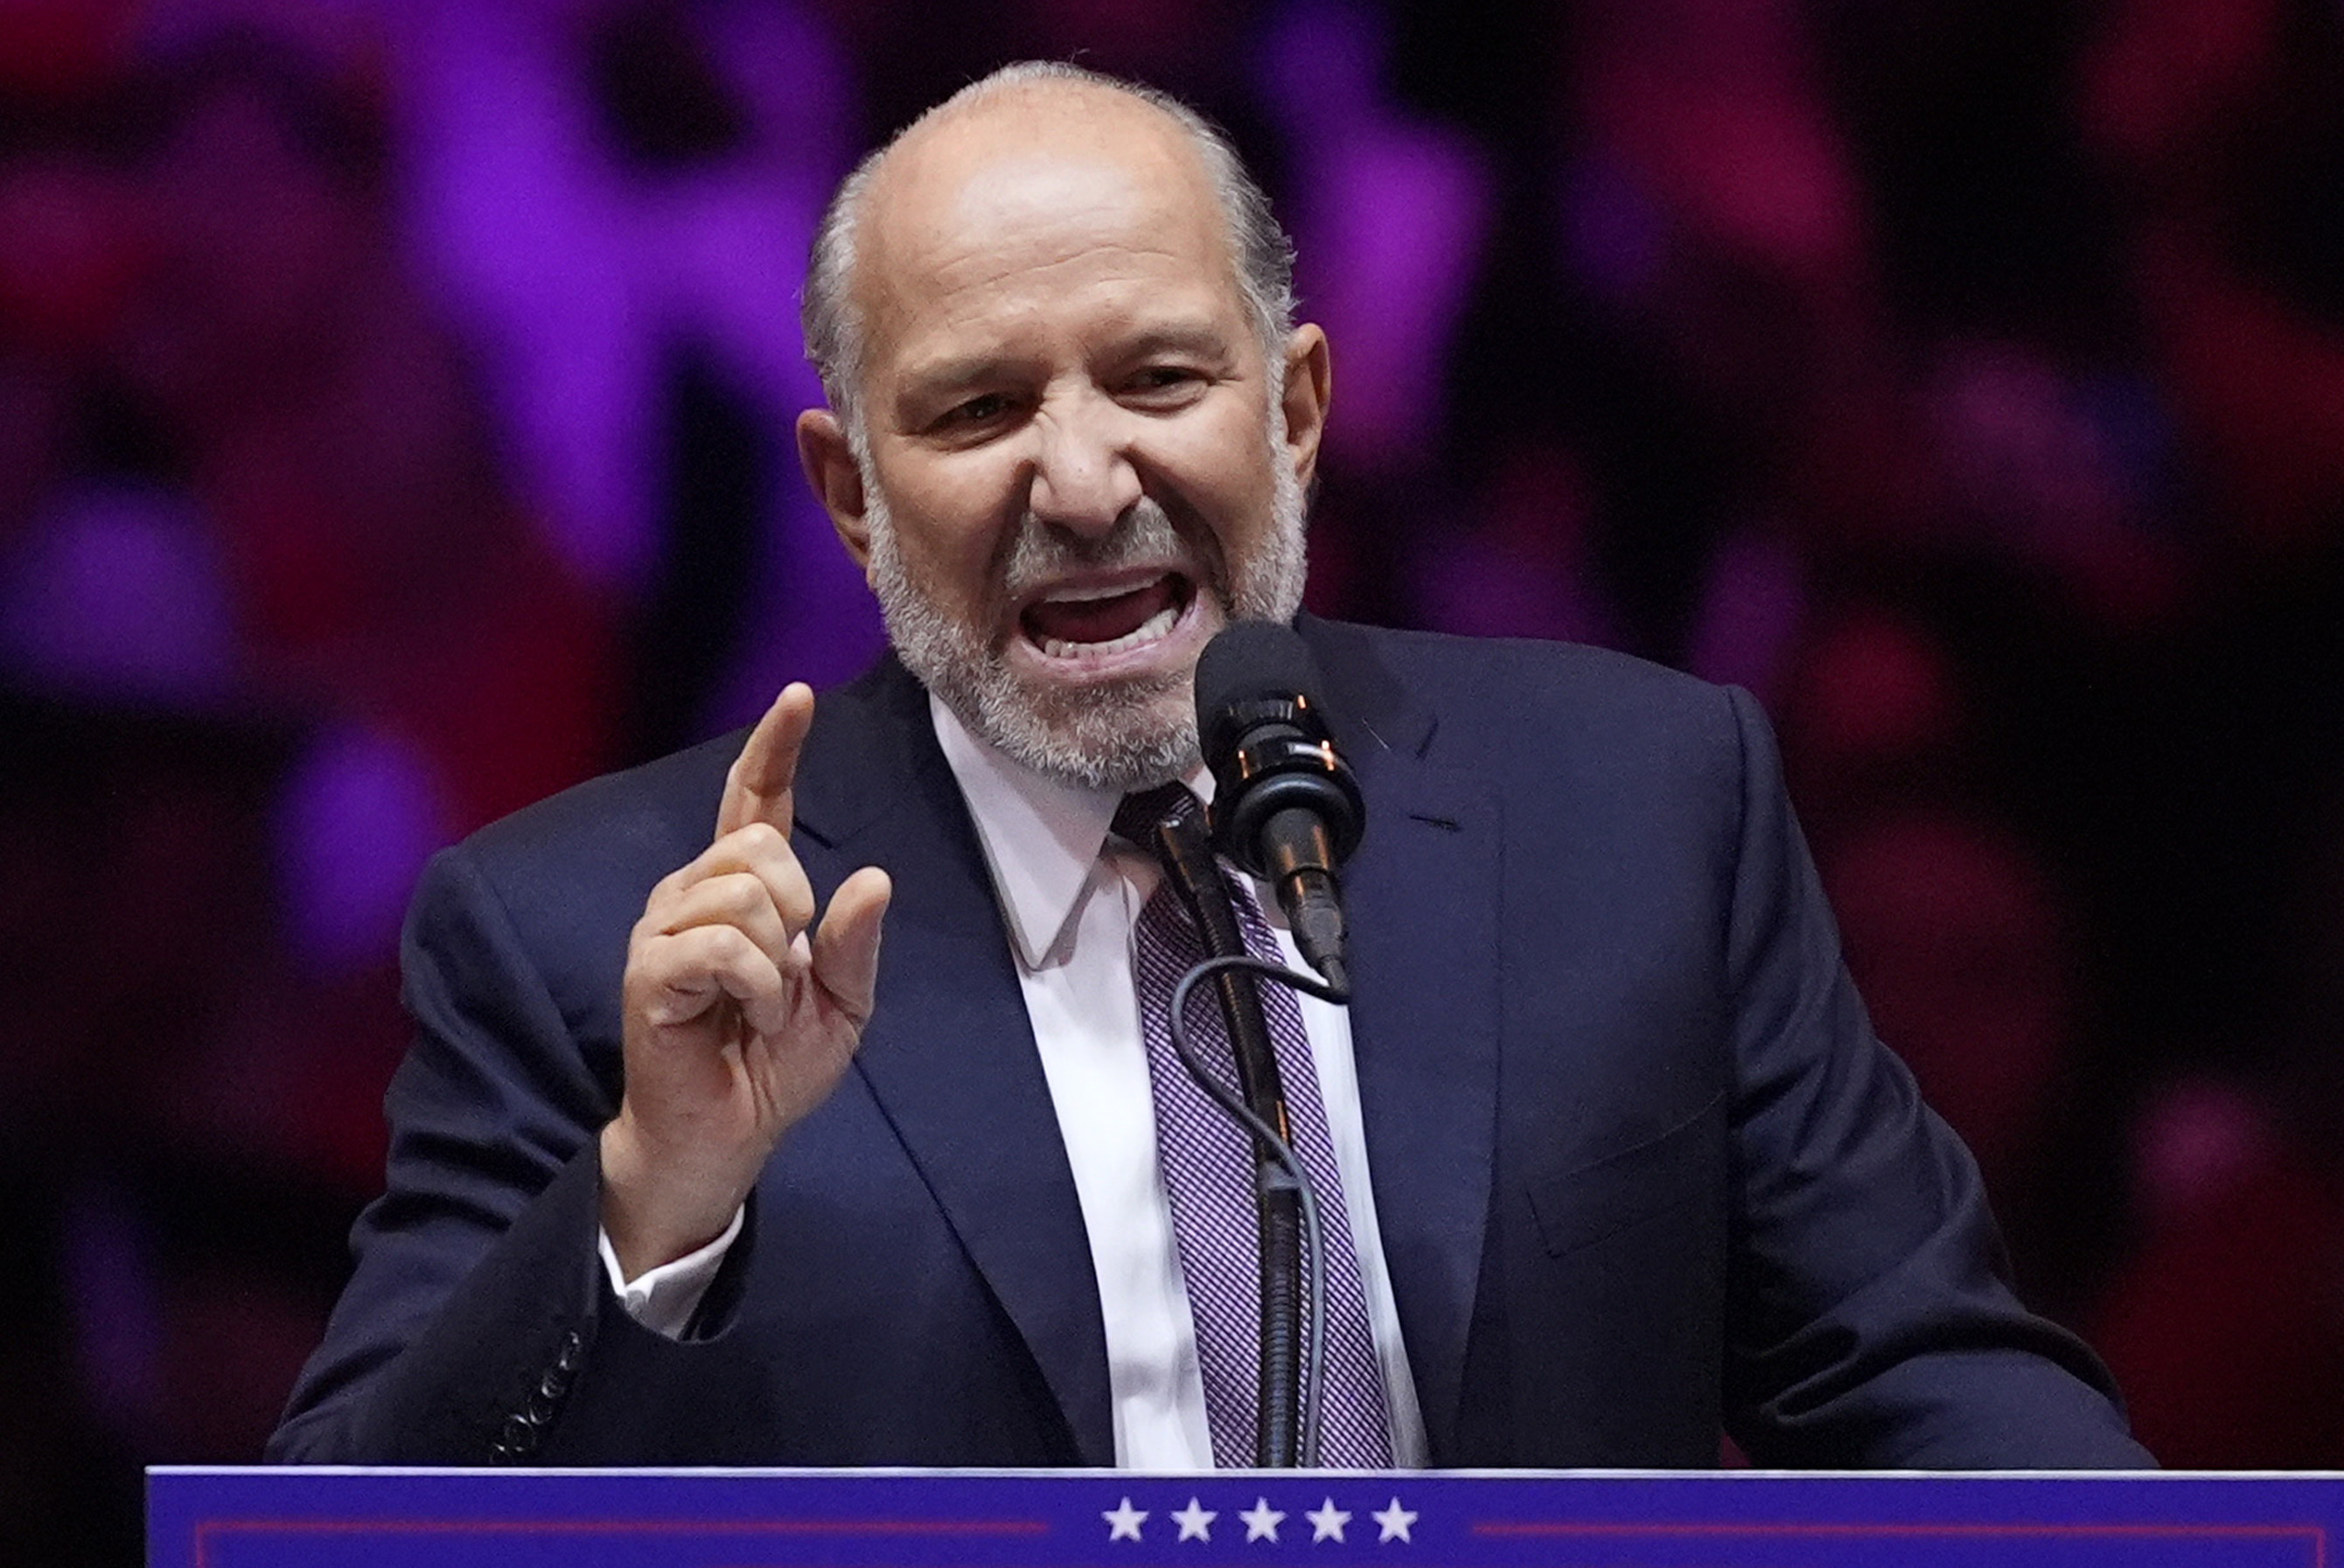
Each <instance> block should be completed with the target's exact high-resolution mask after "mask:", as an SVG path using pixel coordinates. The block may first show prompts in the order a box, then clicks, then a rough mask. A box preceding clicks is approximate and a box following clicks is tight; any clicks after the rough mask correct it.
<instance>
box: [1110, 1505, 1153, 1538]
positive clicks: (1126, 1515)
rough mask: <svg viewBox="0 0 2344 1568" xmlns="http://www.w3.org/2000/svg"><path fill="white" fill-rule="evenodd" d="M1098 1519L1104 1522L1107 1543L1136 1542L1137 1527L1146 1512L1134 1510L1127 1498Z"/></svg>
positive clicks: (1144, 1518)
mask: <svg viewBox="0 0 2344 1568" xmlns="http://www.w3.org/2000/svg"><path fill="white" fill-rule="evenodd" d="M1099 1517H1100V1518H1101V1519H1104V1520H1106V1538H1107V1539H1108V1540H1109V1541H1137V1540H1138V1539H1139V1526H1140V1524H1141V1523H1142V1522H1144V1521H1145V1520H1146V1519H1147V1510H1146V1509H1144V1508H1134V1507H1133V1506H1132V1505H1131V1499H1129V1498H1128V1497H1127V1498H1125V1499H1124V1500H1123V1501H1122V1502H1118V1503H1116V1505H1115V1506H1114V1507H1113V1508H1111V1509H1109V1510H1107V1512H1105V1513H1102V1514H1100V1515H1099Z"/></svg>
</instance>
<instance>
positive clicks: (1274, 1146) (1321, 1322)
mask: <svg viewBox="0 0 2344 1568" xmlns="http://www.w3.org/2000/svg"><path fill="white" fill-rule="evenodd" d="M1229 973H1242V974H1251V975H1257V976H1261V977H1262V978H1264V979H1268V980H1276V981H1278V983H1280V984H1281V985H1284V986H1288V987H1290V988H1291V989H1294V990H1297V991H1301V992H1304V993H1306V994H1308V995H1309V996H1316V997H1318V999H1319V1000H1321V1001H1324V1002H1332V1003H1333V1004H1335V1005H1336V1006H1337V1007H1341V1006H1343V1005H1344V1004H1346V1003H1348V1002H1349V1000H1350V999H1351V993H1350V991H1349V988H1348V987H1343V986H1330V985H1329V984H1327V983H1326V982H1325V981H1323V980H1321V979H1320V978H1319V977H1318V976H1316V975H1308V974H1304V973H1302V972H1301V971H1299V970H1295V969H1288V968H1287V967H1286V966H1283V965H1279V964H1273V963H1271V962H1269V961H1268V959H1266V958H1257V957H1254V956H1252V955H1251V954H1248V953H1240V954H1231V955H1229V956H1226V957H1219V958H1207V959H1206V960H1205V961H1204V962H1203V963H1201V964H1198V965H1197V966H1196V967H1194V968H1192V969H1190V970H1189V971H1188V972H1187V974H1186V975H1183V976H1180V983H1179V984H1178V985H1177V986H1173V987H1172V1010H1171V1017H1170V1019H1169V1022H1170V1025H1171V1036H1172V1052H1173V1054H1174V1055H1175V1056H1177V1057H1179V1058H1180V1065H1181V1066H1182V1067H1186V1068H1187V1070H1188V1076H1189V1077H1192V1078H1194V1079H1195V1080H1196V1081H1197V1087H1199V1088H1201V1089H1203V1090H1204V1091H1205V1093H1206V1094H1207V1095H1209V1096H1210V1097H1212V1099H1213V1100H1214V1102H1215V1103H1216V1104H1217V1105H1218V1106H1219V1107H1220V1108H1222V1109H1223V1110H1225V1111H1227V1112H1228V1114H1229V1115H1230V1116H1231V1117H1232V1118H1235V1119H1236V1121H1237V1122H1238V1125H1239V1126H1241V1127H1243V1128H1245V1129H1246V1130H1247V1131H1248V1132H1250V1133H1251V1134H1252V1135H1253V1136H1254V1138H1255V1139H1256V1140H1257V1141H1258V1143H1259V1145H1260V1146H1261V1147H1262V1148H1266V1149H1268V1151H1269V1152H1270V1154H1271V1156H1272V1157H1273V1158H1275V1159H1276V1160H1277V1161H1278V1166H1279V1167H1280V1168H1282V1169H1283V1170H1284V1171H1285V1172H1286V1174H1287V1176H1288V1179H1291V1180H1292V1181H1293V1183H1294V1194H1295V1199H1296V1207H1297V1208H1298V1209H1299V1211H1300V1213H1301V1216H1302V1259H1303V1279H1304V1294H1305V1297H1306V1304H1307V1310H1308V1314H1309V1316H1308V1325H1309V1329H1308V1334H1307V1335H1306V1336H1305V1340H1304V1343H1305V1345H1306V1346H1307V1347H1308V1348H1307V1349H1306V1350H1305V1351H1304V1353H1303V1365H1302V1391H1301V1401H1300V1402H1301V1406H1302V1413H1301V1423H1300V1424H1301V1436H1300V1440H1299V1442H1298V1444H1297V1449H1298V1454H1297V1462H1298V1464H1300V1465H1301V1466H1303V1467H1305V1468H1310V1467H1315V1466H1316V1465H1317V1464H1318V1407H1319V1403H1320V1398H1321V1394H1322V1392H1323V1391H1324V1387H1325V1384H1326V1378H1327V1290H1326V1286H1327V1243H1326V1237H1325V1235H1324V1233H1323V1232H1322V1231H1321V1230H1320V1229H1319V1225H1318V1194H1317V1192H1316V1191H1315V1190H1314V1189H1312V1187H1311V1185H1310V1173H1309V1172H1308V1170H1306V1169H1304V1168H1303V1165H1302V1160H1301V1157H1300V1156H1298V1155H1297V1154H1296V1153H1295V1151H1294V1148H1293V1147H1292V1146H1291V1145H1290V1144H1288V1142H1287V1141H1286V1140H1285V1139H1284V1138H1280V1137H1279V1136H1278V1132H1277V1130H1276V1129H1275V1128H1272V1127H1271V1126H1270V1125H1269V1123H1268V1121H1266V1120H1264V1119H1263V1118H1261V1117H1260V1116H1258V1115H1257V1114H1255V1111H1254V1109H1253V1108H1252V1107H1251V1106H1249V1105H1248V1104H1246V1102H1245V1100H1244V1098H1242V1097H1240V1096H1239V1095H1238V1093H1237V1091H1236V1090H1234V1089H1231V1088H1230V1087H1228V1086H1227V1085H1225V1084H1223V1083H1222V1082H1221V1081H1220V1080H1219V1079H1218V1078H1217V1077H1214V1076H1213V1073H1212V1069H1211V1068H1210V1067H1207V1064H1206V1062H1205V1060H1204V1058H1203V1057H1200V1056H1198V1055H1197V1049H1196V1047H1194V1046H1193V1045H1191V1044H1190V1043H1189V1040H1188V1027H1187V1022H1186V1019H1185V1017H1184V1015H1185V1014H1186V1012H1187V1007H1188V998H1189V996H1191V995H1193V994H1194V993H1195V991H1196V989H1197V986H1199V985H1201V984H1203V983H1204V982H1205V981H1207V980H1209V979H1212V978H1214V977H1215V976H1219V975H1223V974H1229Z"/></svg>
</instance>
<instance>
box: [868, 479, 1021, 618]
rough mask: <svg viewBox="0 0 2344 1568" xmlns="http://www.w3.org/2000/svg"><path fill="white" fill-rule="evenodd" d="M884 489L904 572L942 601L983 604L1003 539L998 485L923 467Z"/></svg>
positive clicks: (990, 586) (987, 597)
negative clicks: (907, 478) (906, 479)
mask: <svg viewBox="0 0 2344 1568" xmlns="http://www.w3.org/2000/svg"><path fill="white" fill-rule="evenodd" d="M886 493H887V500H888V506H889V511H890V513H891V515H892V516H893V518H894V525H895V546H896V550H897V551H898V553H900V554H901V555H902V557H903V561H904V572H905V574H906V575H908V576H909V577H910V578H911V579H912V580H913V581H914V582H916V583H918V584H919V585H920V586H921V587H922V588H923V589H924V591H925V592H927V593H928V594H929V595H930V596H931V597H933V598H935V599H937V600H939V601H941V602H945V603H949V604H953V605H957V606H964V607H975V606H982V605H984V604H985V602H987V601H988V600H989V599H990V598H991V595H992V589H993V579H994V558H995V554H996V553H997V551H998V550H999V546H1000V541H1001V540H1002V537H1003V527H1002V524H1001V521H1000V519H1001V517H1002V516H1003V511H1002V510H1001V509H1002V501H1001V495H1002V491H1001V489H1000V488H999V487H998V486H997V485H995V486H987V485H985V483H983V482H982V481H980V480H979V479H978V478H977V477H976V476H974V475H969V474H955V473H937V472H935V471H926V472H923V473H921V474H919V475H917V476H916V477H914V479H913V480H912V481H910V482H908V483H903V484H900V485H891V486H889V487H888V489H887V492H886Z"/></svg>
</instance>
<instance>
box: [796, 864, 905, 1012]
mask: <svg viewBox="0 0 2344 1568" xmlns="http://www.w3.org/2000/svg"><path fill="white" fill-rule="evenodd" d="M893 896H894V883H893V882H891V881H889V880H888V877H887V874H886V873H885V872H884V871H882V870H880V869H879V868H878V867H877V866H875V865H866V866H864V868H863V869H862V870H860V871H858V872H856V873H855V874H854V875H852V876H850V877H848V878H847V879H846V880H845V881H844V882H842V883H840V884H839V885H838V891H837V892H835V893H834V894H832V895H830V907H829V908H828V909H826V910H824V911H823V917H822V925H821V926H819V927H818V928H817V929H816V930H815V932H814V934H813V977H814V979H815V981H816V982H817V983H819V984H820V985H821V986H822V988H823V990H825V991H827V992H829V993H830V995H831V996H832V997H833V998H834V1000H836V1002H837V1003H838V1005H839V1007H840V1008H841V1009H842V1010H844V1012H845V1014H846V1016H847V1017H850V1018H853V1019H854V1023H855V1027H858V1028H860V1027H862V1026H863V1025H864V1024H865V1023H868V1022H869V1021H870V1018H871V1009H872V1007H873V1006H874V1001H875V999H876V996H877V991H878V986H879V935H880V931H879V927H880V923H881V920H882V919H883V917H884V916H885V915H886V913H887V901H888V900H889V899H890V898H891V897H893Z"/></svg>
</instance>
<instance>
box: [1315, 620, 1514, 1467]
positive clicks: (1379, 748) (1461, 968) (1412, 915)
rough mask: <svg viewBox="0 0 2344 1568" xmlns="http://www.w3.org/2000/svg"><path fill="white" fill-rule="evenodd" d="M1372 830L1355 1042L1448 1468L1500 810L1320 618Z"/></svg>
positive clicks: (1484, 1218) (1465, 1300)
mask: <svg viewBox="0 0 2344 1568" xmlns="http://www.w3.org/2000/svg"><path fill="white" fill-rule="evenodd" d="M1302 629H1303V631H1304V632H1305V634H1306V635H1307V636H1308V637H1309V639H1310V641H1311V642H1313V644H1314V646H1315V648H1316V651H1317V652H1318V659H1319V662H1320V665H1321V668H1322V670H1323V671H1324V673H1325V674H1326V677H1327V682H1328V693H1327V695H1328V701H1329V710H1330V712H1331V713H1333V714H1334V715H1335V719H1336V728H1337V732H1338V733H1337V739H1338V742H1339V744H1340V745H1341V747H1342V750H1343V754H1344V755H1345V756H1346V757H1347V758H1348V759H1349V762H1350V763H1351V765H1352V767H1353V768H1354V769H1355V770H1356V771H1357V772H1358V774H1359V782H1360V786H1361V788H1362V790H1363V791H1364V792H1365V794H1366V796H1367V802H1368V827H1367V832H1366V834H1365V835H1364V837H1363V838H1362V840H1361V842H1360V845H1359V854H1358V855H1357V856H1355V857H1354V858H1353V860H1352V861H1351V863H1350V865H1349V867H1348V868H1347V869H1346V871H1345V874H1344V888H1345V901H1346V903H1347V905H1348V906H1349V913H1350V925H1351V947H1352V953H1353V960H1352V966H1353V973H1354V975H1355V976H1356V995H1355V996H1354V997H1353V1000H1352V1003H1351V1037H1352V1051H1353V1054H1354V1056H1355V1057H1356V1058H1357V1061H1358V1067H1359V1102H1360V1110H1361V1114H1362V1117H1363V1119H1364V1121H1365V1124H1366V1129H1367V1142H1368V1164H1369V1170H1370V1171H1371V1172H1372V1173H1373V1174H1372V1180H1373V1183H1374V1187H1375V1198H1376V1217H1377V1221H1378V1227H1379V1229H1380V1230H1381V1232H1382V1236H1383V1246H1384V1259H1385V1261H1386V1263H1387V1264H1388V1266H1389V1269H1390V1270H1391V1277H1392V1290H1393V1294H1394V1295H1395V1297H1396V1298H1397V1299H1398V1302H1399V1315H1400V1329H1401V1333H1402V1335H1403V1337H1404V1338H1405V1340H1406V1341H1407V1344H1408V1350H1409V1365H1410V1367H1411V1368H1412V1369H1413V1371H1414V1372H1415V1374H1416V1382H1417V1393H1418V1398H1419V1402H1420V1404H1421V1406H1422V1408H1423V1412H1424V1419H1425V1425H1426V1429H1427V1431H1428V1434H1429V1435H1430V1441H1431V1452H1432V1457H1433V1458H1434V1460H1435V1461H1436V1462H1438V1461H1439V1460H1440V1457H1441V1455H1443V1454H1444V1453H1447V1452H1453V1447H1454V1442H1455V1434H1456V1431H1457V1423H1458V1417H1459V1411H1458V1401H1459V1398H1460V1388H1461V1385H1462V1381H1463V1378H1464V1367H1465V1343H1466V1332H1467V1329H1468V1326H1469V1324H1470V1321H1471V1318H1472V1311H1473V1298H1474V1290H1475V1286H1476V1281H1477V1280H1478V1279H1479V1277H1480V1267H1481V1249H1482V1239H1483V1233H1484V1230H1485V1229H1486V1228H1487V1223H1488V1216H1489V1207H1490V1172H1491V1170H1492V1168H1493V1158H1494V1149H1495V1142H1496V1127H1497V1083H1498V1030H1499V1019H1500V1010H1499V999H1498V938H1499V930H1498V885H1499V873H1500V864H1499V860H1500V842H1501V838H1500V822H1499V809H1498V804H1497V802H1496V799H1495V797H1494V795H1493V794H1492V793H1491V792H1490V790H1489V788H1488V786H1487V785H1486V784H1482V783H1480V781H1477V780H1475V779H1473V778H1471V777H1469V776H1467V775H1465V774H1459V773H1454V772H1451V771H1450V770H1448V769H1446V768H1443V767H1440V766H1439V765H1438V764H1434V763H1431V762H1430V761H1428V760H1426V759H1427V754H1429V753H1430V750H1431V742H1432V739H1433V731H1434V728H1435V723H1434V719H1433V716H1432V715H1431V714H1430V713H1427V712H1424V711H1423V710H1421V709H1420V708H1418V707H1416V706H1415V705H1414V704H1413V703H1412V701H1411V700H1410V699H1409V697H1408V695H1407V694H1406V688H1405V687H1403V686H1401V685H1400V684H1399V682H1397V681H1396V680H1395V679H1393V678H1392V677H1391V675H1390V674H1389V672H1388V671H1386V670H1384V669H1383V668H1382V667H1381V666H1380V663H1379V661H1378V660H1377V659H1376V657H1375V651H1374V650H1373V648H1371V647H1370V646H1369V644H1368V643H1367V642H1366V641H1365V639H1363V638H1361V637H1360V636H1359V633H1358V632H1356V631H1355V630H1351V629H1347V628H1340V627H1334V626H1329V625H1327V624H1326V623H1324V622H1309V621H1305V622H1303V623H1302Z"/></svg>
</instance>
